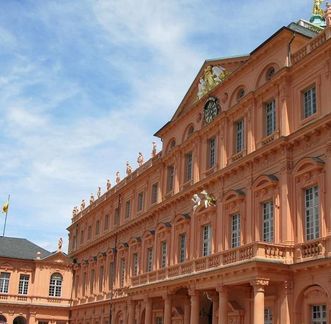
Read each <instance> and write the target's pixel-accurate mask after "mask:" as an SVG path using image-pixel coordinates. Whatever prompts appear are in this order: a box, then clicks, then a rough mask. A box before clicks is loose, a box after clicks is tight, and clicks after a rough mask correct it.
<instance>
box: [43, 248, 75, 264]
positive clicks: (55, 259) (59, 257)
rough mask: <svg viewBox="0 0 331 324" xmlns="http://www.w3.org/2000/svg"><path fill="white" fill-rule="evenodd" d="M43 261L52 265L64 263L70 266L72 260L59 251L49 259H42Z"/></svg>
mask: <svg viewBox="0 0 331 324" xmlns="http://www.w3.org/2000/svg"><path fill="white" fill-rule="evenodd" d="M42 261H46V262H52V263H62V264H70V263H71V261H70V258H69V257H68V256H67V255H66V254H65V253H63V252H61V251H58V252H55V253H53V254H51V255H49V256H48V257H46V258H44V259H42Z"/></svg>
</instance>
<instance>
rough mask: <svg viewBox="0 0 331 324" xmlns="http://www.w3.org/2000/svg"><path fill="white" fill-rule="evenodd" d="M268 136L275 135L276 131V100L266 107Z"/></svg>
mask: <svg viewBox="0 0 331 324" xmlns="http://www.w3.org/2000/svg"><path fill="white" fill-rule="evenodd" d="M264 111H265V131H266V136H269V135H271V134H273V133H274V132H275V130H276V106H275V100H272V101H269V102H267V103H266V104H265V106H264Z"/></svg>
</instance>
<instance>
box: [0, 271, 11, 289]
mask: <svg viewBox="0 0 331 324" xmlns="http://www.w3.org/2000/svg"><path fill="white" fill-rule="evenodd" d="M9 278H10V273H9V272H1V273H0V293H3V294H8V287H9Z"/></svg>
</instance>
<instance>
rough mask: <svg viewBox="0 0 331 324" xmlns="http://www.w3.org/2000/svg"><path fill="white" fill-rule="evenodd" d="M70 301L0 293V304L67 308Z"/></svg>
mask: <svg viewBox="0 0 331 324" xmlns="http://www.w3.org/2000/svg"><path fill="white" fill-rule="evenodd" d="M70 301H71V300H70V299H66V298H56V297H42V296H25V295H11V294H2V293H0V304H3V303H5V304H8V303H15V304H21V303H22V304H24V305H26V303H29V304H31V305H50V304H53V305H52V306H54V304H56V305H57V306H64V307H67V306H69V305H70Z"/></svg>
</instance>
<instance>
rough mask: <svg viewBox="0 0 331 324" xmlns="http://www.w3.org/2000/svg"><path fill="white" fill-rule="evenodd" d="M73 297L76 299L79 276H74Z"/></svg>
mask: <svg viewBox="0 0 331 324" xmlns="http://www.w3.org/2000/svg"><path fill="white" fill-rule="evenodd" d="M74 278H75V297H76V298H77V297H78V287H79V276H78V275H76V276H75V277H74Z"/></svg>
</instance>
